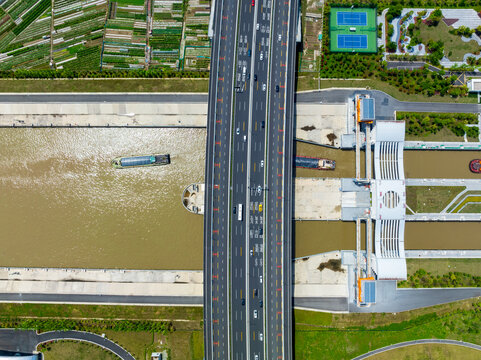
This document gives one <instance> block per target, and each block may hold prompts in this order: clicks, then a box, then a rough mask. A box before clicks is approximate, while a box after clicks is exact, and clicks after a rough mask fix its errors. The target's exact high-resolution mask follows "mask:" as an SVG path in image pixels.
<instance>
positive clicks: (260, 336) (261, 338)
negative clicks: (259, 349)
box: [259, 333, 264, 341]
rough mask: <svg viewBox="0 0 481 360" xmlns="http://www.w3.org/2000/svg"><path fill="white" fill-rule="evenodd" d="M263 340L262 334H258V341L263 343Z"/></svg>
mask: <svg viewBox="0 0 481 360" xmlns="http://www.w3.org/2000/svg"><path fill="white" fill-rule="evenodd" d="M263 340H264V336H262V333H259V341H263Z"/></svg>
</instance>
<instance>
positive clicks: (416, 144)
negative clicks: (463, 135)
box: [404, 141, 481, 150]
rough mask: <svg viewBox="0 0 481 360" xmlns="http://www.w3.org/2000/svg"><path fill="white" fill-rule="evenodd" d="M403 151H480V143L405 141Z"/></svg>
mask: <svg viewBox="0 0 481 360" xmlns="http://www.w3.org/2000/svg"><path fill="white" fill-rule="evenodd" d="M404 149H405V150H481V143H480V142H437V141H405V142H404Z"/></svg>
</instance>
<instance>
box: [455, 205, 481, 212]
mask: <svg viewBox="0 0 481 360" xmlns="http://www.w3.org/2000/svg"><path fill="white" fill-rule="evenodd" d="M460 213H481V204H468V205H466V206H465V207H464V209H463V210H461V211H460Z"/></svg>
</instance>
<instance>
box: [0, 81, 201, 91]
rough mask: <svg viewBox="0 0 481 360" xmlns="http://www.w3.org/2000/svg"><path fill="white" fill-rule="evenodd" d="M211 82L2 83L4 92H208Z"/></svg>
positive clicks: (1, 87) (0, 87)
mask: <svg viewBox="0 0 481 360" xmlns="http://www.w3.org/2000/svg"><path fill="white" fill-rule="evenodd" d="M208 89H209V79H175V78H174V79H98V80H75V79H74V80H20V79H16V80H5V79H4V80H0V93H2V92H8V93H12V92H40V93H45V92H205V93H206V92H207V91H208Z"/></svg>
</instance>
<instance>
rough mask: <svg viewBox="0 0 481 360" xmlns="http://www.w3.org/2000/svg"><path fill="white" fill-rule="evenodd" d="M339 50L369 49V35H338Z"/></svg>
mask: <svg viewBox="0 0 481 360" xmlns="http://www.w3.org/2000/svg"><path fill="white" fill-rule="evenodd" d="M337 47H338V48H339V49H367V35H342V34H339V35H337Z"/></svg>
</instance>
